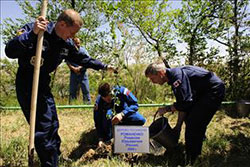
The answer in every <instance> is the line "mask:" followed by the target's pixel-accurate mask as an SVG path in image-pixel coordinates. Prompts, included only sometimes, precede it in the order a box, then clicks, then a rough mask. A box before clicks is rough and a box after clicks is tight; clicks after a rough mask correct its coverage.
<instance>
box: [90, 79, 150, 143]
mask: <svg viewBox="0 0 250 167" xmlns="http://www.w3.org/2000/svg"><path fill="white" fill-rule="evenodd" d="M98 93H99V95H98V96H97V99H96V103H95V108H94V121H95V127H96V130H97V134H98V138H99V143H98V146H99V147H100V146H102V144H103V142H107V141H109V140H110V139H111V138H112V125H116V124H118V125H143V124H144V123H145V121H146V120H145V118H144V117H143V116H142V115H141V114H140V113H139V112H138V103H137V99H136V97H135V96H134V95H133V94H132V92H130V91H129V90H128V89H127V88H125V87H123V86H114V87H113V88H111V87H110V85H109V84H108V83H103V84H101V85H100V86H99V88H98Z"/></svg>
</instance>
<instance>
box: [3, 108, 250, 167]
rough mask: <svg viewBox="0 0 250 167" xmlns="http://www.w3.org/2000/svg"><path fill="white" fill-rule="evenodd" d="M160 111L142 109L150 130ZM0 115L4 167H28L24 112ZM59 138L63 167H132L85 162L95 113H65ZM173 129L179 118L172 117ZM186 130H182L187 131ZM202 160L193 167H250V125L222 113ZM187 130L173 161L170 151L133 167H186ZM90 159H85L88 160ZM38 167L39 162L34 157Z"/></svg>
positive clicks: (114, 161) (111, 160)
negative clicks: (185, 144)
mask: <svg viewBox="0 0 250 167" xmlns="http://www.w3.org/2000/svg"><path fill="white" fill-rule="evenodd" d="M155 110H156V108H143V109H141V113H142V114H143V115H144V116H145V117H146V118H147V122H146V126H149V125H150V124H151V123H152V121H153V115H154V113H155ZM0 114H1V141H0V142H1V150H0V166H4V167H8V166H11V167H14V166H27V159H28V158H27V151H28V137H29V126H28V124H27V122H26V120H25V119H24V116H23V115H22V112H21V111H3V112H1V113H0ZM58 115H59V120H60V129H59V133H60V136H61V139H62V144H61V151H62V155H61V157H60V166H69V167H81V166H91V167H99V166H100V167H106V166H107V167H108V166H111V167H112V166H114V167H116V166H119V167H121V166H124V167H125V166H126V167H127V166H130V165H131V163H130V161H129V160H130V158H128V157H127V156H126V155H120V154H118V155H114V154H112V153H103V154H101V155H98V156H92V157H87V156H86V155H87V154H88V153H89V150H90V149H91V148H92V149H95V148H96V143H97V140H96V134H95V131H94V121H93V113H92V110H79V109H78V110H61V111H58ZM168 118H169V121H170V124H171V125H172V126H173V125H174V123H175V121H176V114H173V115H170V116H168ZM183 128H184V127H183ZM206 136H207V139H206V140H205V141H204V145H203V151H202V155H201V157H200V158H199V160H198V162H197V163H196V164H195V166H201V167H210V166H214V167H225V166H227V167H235V166H240V167H245V166H249V164H250V120H249V118H237V117H236V118H233V117H230V116H228V115H227V114H225V112H224V111H218V112H217V114H216V115H215V117H214V118H213V120H212V122H211V123H210V125H209V128H208V130H207V134H206ZM183 137H184V129H183V131H182V134H181V139H180V141H179V142H180V143H179V146H178V147H177V148H176V150H175V151H174V152H173V153H172V154H171V155H172V156H169V152H168V150H166V151H165V153H164V149H163V150H162V151H163V152H162V153H161V152H156V154H155V155H154V154H147V155H146V154H138V155H137V156H136V159H135V161H136V162H135V163H134V166H141V167H145V166H146V167H147V166H178V165H180V166H183V163H184V139H183ZM86 157H87V158H86ZM35 163H36V165H37V166H39V160H38V158H37V156H36V157H35Z"/></svg>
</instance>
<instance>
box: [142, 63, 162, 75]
mask: <svg viewBox="0 0 250 167" xmlns="http://www.w3.org/2000/svg"><path fill="white" fill-rule="evenodd" d="M162 70H166V66H165V65H164V63H151V64H149V65H148V67H147V68H146V70H145V76H146V77H147V76H149V75H157V74H158V72H159V71H162Z"/></svg>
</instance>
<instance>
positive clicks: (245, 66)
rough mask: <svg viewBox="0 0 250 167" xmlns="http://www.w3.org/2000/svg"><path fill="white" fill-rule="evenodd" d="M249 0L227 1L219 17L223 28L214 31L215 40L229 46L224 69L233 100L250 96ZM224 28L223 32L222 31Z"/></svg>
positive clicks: (228, 93)
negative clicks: (249, 49) (225, 8)
mask: <svg viewBox="0 0 250 167" xmlns="http://www.w3.org/2000/svg"><path fill="white" fill-rule="evenodd" d="M248 5H249V1H248V0H232V1H226V4H225V5H224V6H226V7H227V9H229V10H226V12H224V13H223V16H222V17H218V18H217V20H218V23H220V26H219V27H220V31H218V29H214V33H211V34H210V39H213V40H215V41H217V42H219V43H220V44H222V45H224V46H226V47H227V51H228V55H227V56H226V57H225V60H226V64H225V65H224V70H222V71H221V72H222V74H223V75H224V76H223V78H224V80H225V81H226V84H227V87H228V90H227V97H228V98H229V99H231V100H239V99H242V98H246V99H249V98H250V96H249V94H250V90H249V86H248V85H249V83H250V77H249V69H250V68H249V61H250V58H249V52H248V51H247V50H248V49H247V48H248V47H249V34H250V31H249V30H250V24H249V20H250V13H249V6H248ZM221 30H222V31H221Z"/></svg>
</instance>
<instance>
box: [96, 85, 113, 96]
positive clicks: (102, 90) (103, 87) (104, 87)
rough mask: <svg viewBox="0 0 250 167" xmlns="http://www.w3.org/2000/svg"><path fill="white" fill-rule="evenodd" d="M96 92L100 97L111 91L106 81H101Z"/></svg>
mask: <svg viewBox="0 0 250 167" xmlns="http://www.w3.org/2000/svg"><path fill="white" fill-rule="evenodd" d="M98 93H99V94H100V95H101V96H102V97H106V96H108V95H109V94H110V93H111V88H110V85H109V84H108V83H103V84H101V85H100V86H99V88H98Z"/></svg>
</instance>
